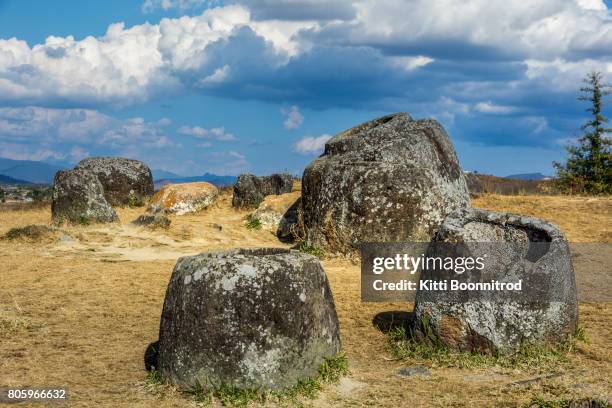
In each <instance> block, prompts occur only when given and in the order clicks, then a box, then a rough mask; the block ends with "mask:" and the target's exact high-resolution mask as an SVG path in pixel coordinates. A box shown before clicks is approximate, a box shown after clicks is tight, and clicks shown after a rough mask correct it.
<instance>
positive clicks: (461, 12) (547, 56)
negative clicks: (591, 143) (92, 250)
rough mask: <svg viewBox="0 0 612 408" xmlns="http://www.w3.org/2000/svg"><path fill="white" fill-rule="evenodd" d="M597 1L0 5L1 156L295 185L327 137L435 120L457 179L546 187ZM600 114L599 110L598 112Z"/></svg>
mask: <svg viewBox="0 0 612 408" xmlns="http://www.w3.org/2000/svg"><path fill="white" fill-rule="evenodd" d="M610 7H612V4H611V3H610V1H602V0H532V1H529V2H525V1H522V0H473V1H468V2H466V1H463V0H436V1H431V0H385V1H384V2H382V1H376V0H244V1H239V0H235V1H234V0H225V1H221V0H134V1H128V0H106V1H104V2H94V1H87V2H84V1H68V0H55V1H53V2H49V1H45V0H37V1H34V0H29V1H28V0H0V157H5V158H12V159H18V160H42V161H47V162H51V163H63V164H73V163H76V162H78V161H79V160H81V159H82V158H84V157H87V156H98V155H113V156H125V157H131V158H136V159H140V160H143V161H145V162H146V163H147V164H149V166H150V167H151V168H153V169H163V170H167V171H172V172H174V173H177V174H179V175H199V174H202V173H204V172H212V173H216V174H223V175H225V174H232V175H233V174H239V173H242V172H252V173H256V174H268V173H271V172H275V171H289V172H292V173H294V174H301V172H302V171H303V169H304V167H305V166H306V165H307V164H308V163H309V162H310V161H311V160H313V159H314V158H315V157H316V156H317V155H319V154H320V153H321V152H322V149H323V146H324V144H325V141H326V140H327V139H329V138H330V137H331V136H332V135H334V134H336V133H338V132H341V131H343V130H345V129H348V128H350V127H352V126H355V125H357V124H359V123H362V122H364V121H367V120H370V119H374V118H376V117H379V116H382V115H385V114H388V113H392V112H398V111H405V112H409V113H410V114H411V115H412V116H413V117H414V118H435V119H437V120H438V121H439V122H440V123H442V124H443V126H444V127H445V128H446V130H447V132H448V133H449V136H450V137H451V140H452V141H453V143H454V144H455V147H456V149H457V153H458V156H459V159H460V162H461V164H462V166H463V168H464V169H465V170H469V171H479V172H483V173H489V174H496V175H501V176H503V175H508V174H516V173H531V172H541V173H544V174H553V169H552V162H553V161H554V160H557V161H558V160H563V158H564V156H565V151H564V146H565V145H567V144H568V143H572V142H573V141H574V140H575V139H576V138H577V137H578V136H579V135H580V125H581V124H582V123H583V122H584V121H585V120H586V119H587V113H586V112H585V109H586V108H587V106H585V105H584V103H581V102H579V101H578V100H577V99H576V98H577V96H578V89H579V88H580V86H581V85H582V84H581V80H582V78H584V76H585V75H586V74H587V73H588V72H589V71H591V70H599V71H601V72H602V73H603V74H604V76H605V77H606V78H607V79H608V80H609V81H612V13H611V12H610ZM607 113H608V114H610V115H612V112H607Z"/></svg>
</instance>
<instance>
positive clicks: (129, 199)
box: [76, 157, 153, 206]
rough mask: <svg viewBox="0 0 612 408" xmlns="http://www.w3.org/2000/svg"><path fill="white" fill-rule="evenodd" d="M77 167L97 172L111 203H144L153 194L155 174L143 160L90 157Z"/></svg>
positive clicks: (105, 194)
mask: <svg viewBox="0 0 612 408" xmlns="http://www.w3.org/2000/svg"><path fill="white" fill-rule="evenodd" d="M76 168H78V169H86V170H90V171H92V172H93V173H95V174H96V175H97V176H98V178H99V179H100V183H102V186H103V187H104V197H106V200H107V201H108V202H109V204H110V205H119V206H120V205H128V204H137V205H142V204H144V202H145V201H146V200H147V199H148V198H149V197H150V196H152V195H153V176H152V174H151V170H150V169H149V167H148V166H147V165H146V164H144V163H143V162H141V161H138V160H133V159H126V158H123V157H89V158H87V159H83V160H81V161H80V162H79V163H78V164H77V166H76Z"/></svg>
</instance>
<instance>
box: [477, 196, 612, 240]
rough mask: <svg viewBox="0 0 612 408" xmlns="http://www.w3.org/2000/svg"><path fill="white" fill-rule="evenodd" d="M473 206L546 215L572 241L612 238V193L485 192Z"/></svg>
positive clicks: (545, 217) (542, 216)
mask: <svg viewBox="0 0 612 408" xmlns="http://www.w3.org/2000/svg"><path fill="white" fill-rule="evenodd" d="M472 206H473V207H476V208H485V209H488V210H494V211H508V212H512V213H516V214H523V215H532V216H535V217H540V218H544V219H545V220H548V221H551V222H553V223H555V224H557V225H558V226H559V227H560V228H561V230H562V231H563V232H564V233H565V235H566V236H567V238H568V240H569V241H570V242H612V197H576V196H544V195H542V196H540V195H527V196H502V195H496V194H486V195H483V196H481V197H478V198H475V199H472Z"/></svg>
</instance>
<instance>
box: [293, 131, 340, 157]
mask: <svg viewBox="0 0 612 408" xmlns="http://www.w3.org/2000/svg"><path fill="white" fill-rule="evenodd" d="M329 139H331V135H327V134H325V135H321V136H318V137H315V136H305V137H303V138H302V139H300V140H298V141H297V142H296V143H295V146H294V148H295V151H296V152H298V153H300V154H304V155H312V154H319V153H321V152H323V148H324V147H325V143H327V141H328V140H329Z"/></svg>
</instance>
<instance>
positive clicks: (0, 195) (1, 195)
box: [0, 187, 6, 203]
mask: <svg viewBox="0 0 612 408" xmlns="http://www.w3.org/2000/svg"><path fill="white" fill-rule="evenodd" d="M5 201H6V198H5V193H4V189H3V188H2V187H0V203H3V202H5Z"/></svg>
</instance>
